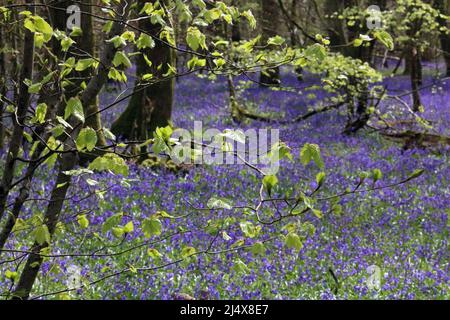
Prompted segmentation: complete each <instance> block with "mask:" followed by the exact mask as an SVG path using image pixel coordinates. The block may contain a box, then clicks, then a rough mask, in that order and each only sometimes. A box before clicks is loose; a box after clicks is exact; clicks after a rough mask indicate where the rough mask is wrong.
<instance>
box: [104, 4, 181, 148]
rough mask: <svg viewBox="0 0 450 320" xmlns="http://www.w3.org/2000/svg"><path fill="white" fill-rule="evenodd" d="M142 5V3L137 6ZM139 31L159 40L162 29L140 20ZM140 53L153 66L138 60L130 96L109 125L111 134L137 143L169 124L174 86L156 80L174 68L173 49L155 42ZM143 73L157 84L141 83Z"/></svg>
mask: <svg viewBox="0 0 450 320" xmlns="http://www.w3.org/2000/svg"><path fill="white" fill-rule="evenodd" d="M144 2H145V1H143V0H141V1H140V4H141V5H143V3H144ZM139 28H140V29H141V30H145V31H146V32H148V33H149V34H151V35H152V36H153V37H155V38H158V39H159V33H160V31H161V26H160V25H154V24H152V23H151V22H150V19H141V20H139ZM142 52H143V54H145V55H146V56H147V57H148V59H149V60H150V61H151V62H152V65H151V66H149V65H148V64H147V62H146V61H145V59H144V56H143V55H139V56H138V57H137V59H136V76H137V79H136V83H135V88H134V92H133V96H132V97H131V99H130V102H129V104H128V107H127V109H126V110H125V111H124V112H123V113H122V114H121V116H120V117H119V118H118V119H117V120H116V121H115V122H114V124H113V125H112V132H113V133H114V134H116V135H117V136H121V137H124V138H129V139H137V140H146V139H149V138H151V137H152V135H153V132H154V131H155V130H156V128H157V127H165V126H167V125H168V124H169V123H170V119H171V117H172V104H173V97H174V86H175V80H174V79H173V78H171V79H165V80H162V81H161V80H158V79H162V78H163V75H164V74H165V73H167V71H168V66H167V65H168V64H170V65H174V58H175V55H174V52H173V49H172V48H170V47H169V46H167V45H166V44H165V43H162V42H161V41H158V40H155V47H154V48H146V49H144V50H143V51H142ZM159 66H161V68H158V67H159ZM145 74H152V75H153V79H155V81H156V83H154V84H146V83H145V82H144V83H143V82H142V80H141V79H142V76H143V75H145Z"/></svg>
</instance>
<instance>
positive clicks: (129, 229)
mask: <svg viewBox="0 0 450 320" xmlns="http://www.w3.org/2000/svg"><path fill="white" fill-rule="evenodd" d="M133 231H134V225H133V221H130V222H128V223H127V224H126V225H125V226H124V227H123V232H125V233H132V232H133Z"/></svg>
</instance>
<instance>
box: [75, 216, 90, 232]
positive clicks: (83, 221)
mask: <svg viewBox="0 0 450 320" xmlns="http://www.w3.org/2000/svg"><path fill="white" fill-rule="evenodd" d="M77 222H78V224H79V225H80V227H81V228H83V229H86V228H87V227H89V220H88V218H87V217H86V215H85V214H83V215H79V216H77Z"/></svg>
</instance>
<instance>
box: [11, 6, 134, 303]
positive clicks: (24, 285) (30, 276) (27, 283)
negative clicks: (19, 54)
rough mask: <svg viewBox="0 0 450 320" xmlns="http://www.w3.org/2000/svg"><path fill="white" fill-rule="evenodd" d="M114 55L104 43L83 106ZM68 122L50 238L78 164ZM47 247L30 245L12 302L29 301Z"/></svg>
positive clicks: (48, 218) (48, 217) (118, 29)
mask: <svg viewBox="0 0 450 320" xmlns="http://www.w3.org/2000/svg"><path fill="white" fill-rule="evenodd" d="M129 10H130V5H129V4H128V2H125V1H121V2H120V3H119V4H118V8H117V12H123V16H122V17H120V18H121V21H126V20H127V17H128V13H129ZM116 19H119V17H116ZM124 27H125V25H124V24H123V23H121V22H119V21H116V22H114V24H113V27H112V29H111V32H110V34H109V36H110V37H113V36H116V35H120V34H122V33H123V31H124ZM116 52H117V49H116V48H115V47H114V45H113V44H112V43H107V44H106V45H105V49H104V51H103V53H102V56H101V59H100V63H99V66H98V69H97V73H96V74H95V76H93V77H92V78H91V80H90V81H89V83H88V84H87V87H86V89H85V90H83V93H82V95H81V98H80V100H81V103H82V105H83V106H84V105H90V104H92V103H94V101H95V99H96V98H97V96H98V94H99V93H100V90H101V89H102V88H103V86H104V84H105V83H106V81H107V79H108V71H109V69H110V68H111V66H112V61H113V58H114V55H115V53H116ZM58 109H61V108H58ZM69 122H70V123H71V125H72V126H73V127H74V128H75V129H74V130H73V131H72V133H71V139H67V140H66V144H65V146H64V150H65V151H66V152H65V153H63V154H62V155H61V157H60V158H59V160H58V168H59V173H58V177H57V179H56V184H55V187H54V189H53V191H52V194H51V197H50V201H49V204H48V207H47V210H46V212H45V215H44V223H45V225H46V226H47V228H48V230H49V233H50V236H53V234H54V232H55V228H56V225H57V223H58V221H59V218H60V214H61V210H62V207H63V204H64V201H65V197H66V194H67V190H68V189H69V186H70V182H71V177H70V176H67V175H65V174H64V172H65V171H68V170H72V169H73V168H74V167H75V165H76V164H77V162H78V152H76V146H75V140H76V137H77V136H78V133H79V132H80V130H81V123H79V120H77V119H76V118H75V117H71V118H70V119H69ZM48 246H49V243H44V244H39V243H37V242H36V243H34V244H33V247H32V248H31V250H30V251H31V252H32V253H31V254H30V255H29V256H28V260H27V262H26V264H25V267H24V269H23V270H22V273H21V275H20V279H19V282H18V284H17V286H16V288H15V290H14V293H13V299H28V297H29V295H30V292H31V289H32V287H33V284H34V282H35V280H36V277H37V275H38V272H39V269H40V267H41V265H42V261H43V258H42V256H41V255H40V254H39V253H40V252H41V250H42V249H44V248H47V247H48Z"/></svg>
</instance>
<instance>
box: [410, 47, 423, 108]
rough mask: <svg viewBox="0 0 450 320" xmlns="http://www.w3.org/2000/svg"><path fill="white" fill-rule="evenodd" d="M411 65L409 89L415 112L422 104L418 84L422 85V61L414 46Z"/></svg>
mask: <svg viewBox="0 0 450 320" xmlns="http://www.w3.org/2000/svg"><path fill="white" fill-rule="evenodd" d="M411 60H412V65H411V90H412V96H413V111H415V112H417V111H419V110H420V107H421V106H422V100H421V97H420V91H419V90H420V86H421V85H422V62H421V58H420V53H419V51H418V50H417V49H416V48H413V50H412V58H411Z"/></svg>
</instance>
